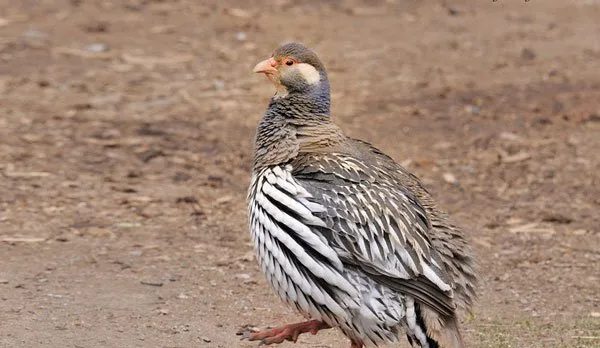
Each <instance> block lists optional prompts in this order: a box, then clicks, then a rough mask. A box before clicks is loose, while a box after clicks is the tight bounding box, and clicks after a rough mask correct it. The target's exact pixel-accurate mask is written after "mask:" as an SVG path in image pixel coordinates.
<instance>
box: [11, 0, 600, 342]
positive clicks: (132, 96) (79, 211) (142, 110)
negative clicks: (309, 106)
mask: <svg viewBox="0 0 600 348" xmlns="http://www.w3.org/2000/svg"><path fill="white" fill-rule="evenodd" d="M291 39H293V40H298V41H301V42H303V43H305V44H307V45H308V46H310V47H312V48H314V49H315V50H316V51H317V52H318V53H319V55H320V57H321V58H322V60H323V61H324V62H325V64H326V66H327V67H328V71H329V75H330V80H331V83H332V95H333V109H332V112H333V119H334V121H335V122H336V123H338V124H339V125H340V126H341V127H342V128H343V129H344V130H345V131H346V132H347V133H348V134H349V135H350V136H353V137H357V138H361V139H364V140H367V141H370V142H372V143H373V144H374V145H376V146H377V147H379V148H380V149H382V150H384V151H385V152H386V153H388V154H390V155H391V156H393V157H394V158H395V159H396V160H397V161H399V162H401V163H403V164H404V165H405V166H406V167H407V168H408V169H410V170H411V171H413V172H415V173H416V174H418V176H419V177H421V178H422V179H423V180H424V182H425V183H426V185H427V186H428V187H429V188H430V190H431V191H432V193H433V194H434V195H435V196H436V197H437V198H438V199H439V201H440V203H441V205H442V206H443V207H444V208H445V209H447V210H448V211H449V212H450V213H451V214H452V215H453V216H454V218H455V220H456V221H457V222H458V224H460V225H461V226H464V228H465V229H466V231H467V234H468V237H469V239H470V241H471V242H472V243H473V246H474V248H475V250H476V252H477V254H478V258H479V262H480V266H481V286H480V299H479V302H478V304H477V306H476V308H475V312H474V313H473V314H472V315H466V316H465V317H464V324H463V327H464V331H465V336H466V339H467V341H468V342H470V347H600V289H599V284H600V228H599V227H598V226H600V213H599V210H600V3H599V2H598V1H593V0H588V1H585V0H578V1H564V0H543V1H541V0H531V1H529V2H524V1H520V0H498V1H496V2H492V1H491V0H489V1H485V0H482V1H466V0H456V1H441V0H423V1H417V0H414V1H410V0H390V1H378V0H352V1H344V0H328V1H312V0H304V1H292V0H279V1H272V2H267V1H256V0H255V1H234V0H231V1H213V2H211V1H193V0H131V1H126V0H123V1H117V0H114V1H82V0H71V1H59V0H54V1H52V0H46V1H44V0H38V1H36V0H29V1H11V0H3V1H0V318H1V319H0V346H2V347H85V348H88V347H90V348H94V347H255V346H256V344H255V343H248V342H240V341H239V339H238V337H237V336H236V335H235V333H236V332H237V331H238V330H239V329H240V327H242V326H243V325H247V326H259V327H264V326H267V325H276V324H281V323H284V322H293V321H296V320H298V319H299V318H298V317H297V316H296V315H295V314H294V313H293V312H292V311H291V310H289V309H287V308H285V307H284V306H283V305H282V304H281V303H280V302H279V300H278V299H277V298H276V296H275V295H274V294H273V293H272V292H271V290H270V289H269V287H268V286H267V285H266V282H265V281H264V279H263V276H262V274H261V273H260V272H259V270H258V267H257V264H256V262H255V261H254V259H253V255H252V252H251V251H252V246H251V244H250V238H249V233H248V231H247V222H246V204H245V196H246V189H247V184H248V181H249V173H250V170H251V153H252V138H253V135H254V127H255V125H256V123H257V122H258V120H259V119H260V117H261V115H262V113H263V111H264V109H265V107H266V104H267V102H268V99H269V97H270V96H271V95H272V93H273V90H272V86H271V85H270V84H269V83H268V82H267V81H266V80H265V79H264V77H262V76H258V75H256V74H252V73H251V69H252V67H253V66H254V64H256V63H257V62H258V61H260V60H263V59H265V58H267V57H268V56H269V55H270V53H271V51H272V50H273V49H274V48H275V47H276V46H277V45H278V44H279V43H281V42H283V41H285V40H291ZM347 345H348V342H347V341H346V340H345V339H344V338H343V337H342V336H341V335H340V334H339V333H336V332H334V331H331V330H330V331H329V332H321V333H319V335H317V336H311V335H308V336H306V337H301V338H300V340H299V342H298V343H297V344H296V345H295V347H299V348H302V347H315V348H316V347H345V346H347ZM285 346H288V347H291V346H292V345H291V344H286V345H285ZM399 346H401V347H407V345H406V343H404V342H402V344H400V345H399Z"/></svg>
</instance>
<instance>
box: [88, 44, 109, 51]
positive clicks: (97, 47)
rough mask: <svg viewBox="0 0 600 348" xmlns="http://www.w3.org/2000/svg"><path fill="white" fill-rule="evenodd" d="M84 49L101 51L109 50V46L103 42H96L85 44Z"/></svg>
mask: <svg viewBox="0 0 600 348" xmlns="http://www.w3.org/2000/svg"><path fill="white" fill-rule="evenodd" d="M85 50H86V51H88V52H92V53H102V52H108V51H110V46H109V45H108V44H105V43H103V42H98V43H93V44H90V45H87V46H85Z"/></svg>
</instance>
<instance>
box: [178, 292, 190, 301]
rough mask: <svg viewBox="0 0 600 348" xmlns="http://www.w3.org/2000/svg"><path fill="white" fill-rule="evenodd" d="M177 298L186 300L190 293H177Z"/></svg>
mask: <svg viewBox="0 0 600 348" xmlns="http://www.w3.org/2000/svg"><path fill="white" fill-rule="evenodd" d="M177 298H178V299H180V300H185V299H187V298H188V295H186V294H184V293H181V294H179V295H177Z"/></svg>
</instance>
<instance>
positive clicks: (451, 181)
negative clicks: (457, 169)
mask: <svg viewBox="0 0 600 348" xmlns="http://www.w3.org/2000/svg"><path fill="white" fill-rule="evenodd" d="M442 177H443V178H444V181H445V182H447V183H449V184H452V185H454V184H456V183H457V182H458V180H456V176H455V175H454V174H452V173H444V174H442Z"/></svg>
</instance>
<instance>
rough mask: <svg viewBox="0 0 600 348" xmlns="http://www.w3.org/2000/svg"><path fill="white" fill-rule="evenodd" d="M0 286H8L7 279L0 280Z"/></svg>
mask: <svg viewBox="0 0 600 348" xmlns="http://www.w3.org/2000/svg"><path fill="white" fill-rule="evenodd" d="M0 284H8V279H0Z"/></svg>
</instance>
